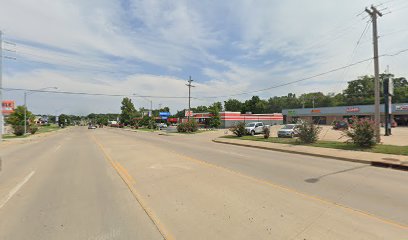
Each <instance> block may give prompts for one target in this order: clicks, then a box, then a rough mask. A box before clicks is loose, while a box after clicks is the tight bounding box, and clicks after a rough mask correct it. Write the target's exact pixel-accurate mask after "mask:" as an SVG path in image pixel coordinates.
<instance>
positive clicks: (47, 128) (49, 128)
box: [3, 124, 61, 139]
mask: <svg viewBox="0 0 408 240" xmlns="http://www.w3.org/2000/svg"><path fill="white" fill-rule="evenodd" d="M58 129H61V128H60V127H59V126H58V125H55V124H51V125H50V126H42V127H38V131H37V132H36V133H35V134H34V135H37V134H41V133H46V132H53V131H56V130H58ZM30 136H33V135H31V134H27V135H25V136H16V135H14V134H4V135H3V138H4V139H13V138H26V137H30Z"/></svg>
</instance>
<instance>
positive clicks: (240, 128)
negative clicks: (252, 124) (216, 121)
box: [229, 122, 245, 137]
mask: <svg viewBox="0 0 408 240" xmlns="http://www.w3.org/2000/svg"><path fill="white" fill-rule="evenodd" d="M229 130H230V131H231V132H232V133H234V134H235V135H236V136H237V137H242V136H244V135H245V123H244V122H237V123H236V124H234V125H233V126H232V127H231V128H230V129H229Z"/></svg>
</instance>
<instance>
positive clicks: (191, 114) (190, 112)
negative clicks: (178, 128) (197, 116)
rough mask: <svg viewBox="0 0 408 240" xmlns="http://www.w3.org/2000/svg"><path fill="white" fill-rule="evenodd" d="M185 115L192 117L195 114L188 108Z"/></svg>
mask: <svg viewBox="0 0 408 240" xmlns="http://www.w3.org/2000/svg"><path fill="white" fill-rule="evenodd" d="M184 116H186V117H192V116H193V111H188V110H186V111H185V114H184Z"/></svg>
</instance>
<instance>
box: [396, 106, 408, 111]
mask: <svg viewBox="0 0 408 240" xmlns="http://www.w3.org/2000/svg"><path fill="white" fill-rule="evenodd" d="M395 110H396V111H408V105H399V106H398V105H397V106H395Z"/></svg>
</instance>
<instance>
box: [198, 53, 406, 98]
mask: <svg viewBox="0 0 408 240" xmlns="http://www.w3.org/2000/svg"><path fill="white" fill-rule="evenodd" d="M404 52H408V48H407V49H403V50H400V51H398V52H395V53H393V54H382V55H379V56H378V57H393V56H397V55H399V54H401V53H404ZM372 60H373V58H372V57H371V58H367V59H364V60H360V61H358V62H354V63H351V64H348V65H345V66H342V67H338V68H334V69H331V70H328V71H325V72H322V73H318V74H315V75H312V76H309V77H305V78H301V79H298V80H294V81H290V82H287V83H282V84H277V85H274V86H271V87H267V88H262V89H258V90H254V91H243V92H241V93H237V94H230V95H220V96H208V97H197V98H198V99H208V98H227V97H234V96H240V95H247V94H252V93H256V92H264V91H267V90H271V89H274V88H279V87H283V86H287V85H290V84H294V83H298V82H302V81H306V80H309V79H313V78H316V77H320V76H324V75H327V74H330V73H333V72H337V71H339V70H342V69H346V68H349V67H353V66H355V65H359V64H361V63H364V62H368V61H372Z"/></svg>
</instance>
